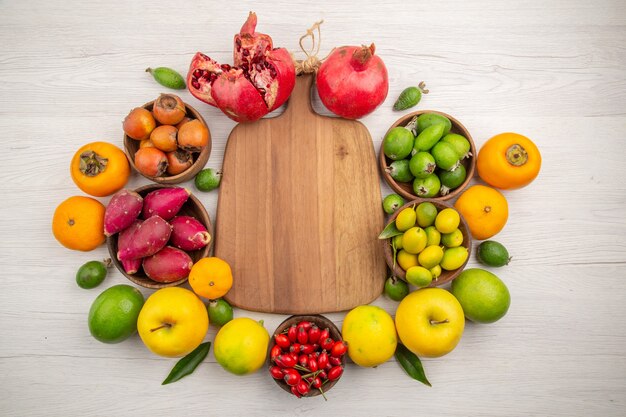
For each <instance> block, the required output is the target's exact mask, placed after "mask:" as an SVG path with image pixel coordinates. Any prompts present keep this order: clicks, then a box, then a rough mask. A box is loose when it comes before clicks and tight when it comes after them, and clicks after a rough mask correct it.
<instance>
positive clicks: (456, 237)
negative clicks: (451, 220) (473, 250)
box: [441, 229, 463, 248]
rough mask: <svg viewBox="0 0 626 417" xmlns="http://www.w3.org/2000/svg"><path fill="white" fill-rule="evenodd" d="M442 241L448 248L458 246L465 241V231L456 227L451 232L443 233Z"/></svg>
mask: <svg viewBox="0 0 626 417" xmlns="http://www.w3.org/2000/svg"><path fill="white" fill-rule="evenodd" d="M441 243H442V244H443V245H444V246H445V247H448V248H456V247H457V246H461V243H463V233H462V232H461V231H460V230H459V229H454V231H453V232H451V233H444V234H443V235H441Z"/></svg>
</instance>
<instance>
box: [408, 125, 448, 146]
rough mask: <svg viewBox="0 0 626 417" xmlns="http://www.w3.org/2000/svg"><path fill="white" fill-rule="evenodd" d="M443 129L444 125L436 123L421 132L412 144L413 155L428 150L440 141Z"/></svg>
mask: <svg viewBox="0 0 626 417" xmlns="http://www.w3.org/2000/svg"><path fill="white" fill-rule="evenodd" d="M444 129H445V125H444V124H443V123H438V124H436V125H432V126H428V127H427V128H426V129H424V130H422V132H420V134H419V135H417V137H416V138H415V142H414V143H413V153H417V152H420V151H428V150H430V148H432V147H433V146H435V144H436V143H437V142H438V141H439V139H441V137H442V136H443V131H444Z"/></svg>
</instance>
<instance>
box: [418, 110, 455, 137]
mask: <svg viewBox="0 0 626 417" xmlns="http://www.w3.org/2000/svg"><path fill="white" fill-rule="evenodd" d="M439 123H441V124H443V125H444V129H443V135H447V134H448V133H449V132H450V129H451V128H452V123H451V122H450V119H448V118H447V117H446V116H442V115H440V114H437V113H424V114H420V115H419V117H418V118H417V132H418V133H420V132H422V131H424V129H426V128H427V127H429V126H432V125H436V124H439ZM443 135H442V136H443Z"/></svg>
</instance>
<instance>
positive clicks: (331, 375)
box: [328, 366, 343, 381]
mask: <svg viewBox="0 0 626 417" xmlns="http://www.w3.org/2000/svg"><path fill="white" fill-rule="evenodd" d="M342 373H343V368H342V367H341V366H334V367H333V368H332V369H331V370H330V371H328V380H329V381H334V380H336V379H339V377H340V376H341V374H342Z"/></svg>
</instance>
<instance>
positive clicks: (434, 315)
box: [396, 288, 465, 358]
mask: <svg viewBox="0 0 626 417" xmlns="http://www.w3.org/2000/svg"><path fill="white" fill-rule="evenodd" d="M464 328H465V316H464V314H463V308H462V307H461V304H459V302H458V300H457V299H456V298H455V297H454V296H453V295H452V294H450V293H449V292H448V291H446V290H444V289H441V288H425V289H422V290H417V291H414V292H412V293H411V294H409V295H407V296H406V297H404V299H403V300H402V302H400V304H399V305H398V309H397V310H396V330H397V331H398V337H400V340H401V341H402V344H403V345H404V346H406V347H407V349H409V350H410V351H411V352H413V353H415V354H416V355H417V356H418V357H426V358H436V357H439V356H443V355H445V354H447V353H449V352H451V351H452V350H453V349H454V348H455V347H456V345H457V344H458V343H459V340H461V336H462V335H463V329H464Z"/></svg>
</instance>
